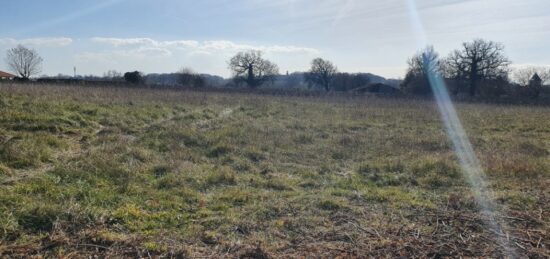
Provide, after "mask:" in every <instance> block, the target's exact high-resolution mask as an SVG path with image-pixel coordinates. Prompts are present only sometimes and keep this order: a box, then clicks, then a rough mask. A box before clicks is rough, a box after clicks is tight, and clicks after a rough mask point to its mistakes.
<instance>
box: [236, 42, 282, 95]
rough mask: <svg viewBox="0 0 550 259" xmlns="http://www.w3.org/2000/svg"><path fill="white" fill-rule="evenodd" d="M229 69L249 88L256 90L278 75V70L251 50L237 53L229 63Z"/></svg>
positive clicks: (260, 53)
mask: <svg viewBox="0 0 550 259" xmlns="http://www.w3.org/2000/svg"><path fill="white" fill-rule="evenodd" d="M229 69H231V71H232V72H233V74H234V76H235V77H236V78H238V79H243V80H244V81H245V82H246V83H247V84H248V86H249V87H251V88H256V87H258V86H260V85H262V84H263V83H265V82H266V81H268V80H270V79H272V78H273V77H274V76H276V75H278V74H279V68H278V67H277V65H275V64H274V63H272V62H271V61H269V60H267V59H264V58H263V57H262V52H261V51H257V50H251V51H247V52H239V53H237V55H235V56H234V57H233V58H231V60H230V61H229Z"/></svg>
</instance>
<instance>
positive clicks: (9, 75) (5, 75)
mask: <svg viewBox="0 0 550 259" xmlns="http://www.w3.org/2000/svg"><path fill="white" fill-rule="evenodd" d="M0 77H16V75H13V74H10V73H8V72H4V71H0Z"/></svg>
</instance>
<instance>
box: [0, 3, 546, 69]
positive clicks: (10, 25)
mask: <svg viewBox="0 0 550 259" xmlns="http://www.w3.org/2000/svg"><path fill="white" fill-rule="evenodd" d="M411 3H413V4H411ZM411 6H416V8H411ZM412 9H415V10H412ZM415 12H416V14H417V15H418V17H419V18H420V22H421V26H418V24H417V23H416V22H415V20H414V19H413V17H414V14H415ZM0 23H1V24H2V29H1V30H0V56H5V51H6V50H7V49H9V48H10V47H13V46H15V45H17V44H23V45H26V46H28V47H32V48H35V49H37V50H38V51H39V52H40V54H41V55H42V56H43V58H44V64H43V73H44V74H49V75H55V74H58V73H63V74H72V69H73V66H76V67H77V70H78V73H79V74H97V75H101V74H103V72H105V71H107V70H110V69H115V70H119V71H130V70H140V71H143V72H146V73H151V72H174V71H177V70H178V69H179V68H181V67H191V68H193V69H194V70H195V71H197V72H202V73H212V74H219V75H222V76H229V75H230V72H229V71H228V69H227V59H229V57H231V56H232V55H234V54H235V53H237V52H239V51H243V50H248V49H260V50H262V51H264V53H265V55H266V57H268V58H270V59H271V60H273V61H274V62H276V63H277V64H278V65H279V67H280V69H281V72H283V73H284V72H286V71H290V72H293V71H300V70H307V68H308V66H309V62H310V61H311V59H313V58H315V57H318V56H319V57H324V58H327V59H330V60H332V61H333V62H334V63H336V64H337V66H338V67H339V69H340V70H341V71H346V72H360V71H361V72H371V73H376V74H380V75H383V76H386V77H394V78H397V77H402V76H404V71H405V69H406V59H407V58H408V57H409V56H411V55H412V54H414V52H416V51H417V50H418V49H419V46H420V45H421V44H420V42H424V41H423V40H421V39H420V38H421V37H420V36H421V35H425V37H426V41H427V42H428V43H430V44H433V45H434V46H435V48H436V50H437V51H438V52H440V53H441V54H442V55H443V56H445V55H447V53H448V52H450V51H451V50H453V49H456V48H458V47H460V44H461V43H462V42H464V41H470V40H472V39H474V38H479V37H482V38H486V39H489V40H494V41H498V42H502V43H504V44H505V45H506V54H507V55H508V56H509V57H510V59H512V61H513V62H514V63H515V66H524V65H529V64H533V65H548V64H550V46H549V43H550V1H549V0H522V1H518V0H384V1H381V0H200V1H197V0H196V1H187V0H94V1H89V0H64V1H62V0H58V1H54V0H52V1H43V0H17V1H16V0H6V1H3V3H2V9H0ZM0 69H1V70H7V67H6V65H5V62H4V59H3V58H2V59H1V60H0Z"/></svg>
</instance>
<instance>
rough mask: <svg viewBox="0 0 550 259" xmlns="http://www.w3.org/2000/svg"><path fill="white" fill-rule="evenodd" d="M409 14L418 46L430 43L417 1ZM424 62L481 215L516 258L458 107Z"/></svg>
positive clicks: (432, 66)
mask: <svg viewBox="0 0 550 259" xmlns="http://www.w3.org/2000/svg"><path fill="white" fill-rule="evenodd" d="M408 7H409V13H410V17H411V21H412V24H413V25H412V26H413V29H414V30H415V32H417V34H416V35H417V38H418V39H417V41H418V43H419V47H425V46H426V45H427V37H426V34H425V31H424V29H423V25H422V22H421V20H420V15H419V14H418V11H417V8H416V3H415V1H414V0H409V1H408ZM422 57H423V63H424V68H425V71H426V74H427V76H428V81H429V83H430V86H431V89H432V92H433V94H434V97H435V100H436V103H437V106H438V108H439V112H440V114H441V118H442V120H443V123H444V125H445V130H446V132H447V136H448V138H449V139H450V140H451V142H452V144H453V148H454V151H455V154H456V156H457V158H458V160H459V163H460V166H461V168H462V173H463V174H464V177H465V178H466V180H467V181H468V183H469V184H470V186H471V189H472V191H473V193H474V197H475V201H476V203H477V204H478V206H479V209H480V211H481V214H482V215H483V216H484V217H483V218H484V220H485V223H486V224H487V226H488V227H489V228H490V230H491V231H493V232H494V233H495V236H496V239H497V241H498V243H499V244H500V246H501V247H503V248H505V253H506V255H507V256H509V257H513V258H516V257H517V254H516V251H515V250H514V249H513V248H512V246H511V245H510V244H509V239H507V238H504V237H505V236H506V234H504V232H503V230H502V227H501V223H499V222H498V221H497V218H496V208H495V204H494V203H493V202H492V200H491V198H490V197H491V191H490V189H489V188H488V187H487V183H486V181H485V177H484V176H485V174H484V172H483V169H482V168H481V164H480V162H479V160H478V158H477V156H476V154H475V152H474V149H473V147H472V144H471V143H470V140H469V138H468V135H467V134H466V131H465V130H464V127H463V126H462V123H461V122H460V119H459V117H458V115H457V112H456V110H455V107H454V105H453V103H452V101H451V98H450V96H449V93H448V91H447V87H446V85H445V81H444V80H443V78H442V76H441V75H440V74H439V73H438V72H437V71H438V69H437V67H435V66H437V64H436V63H434V62H433V60H432V59H430V58H429V57H428V56H426V55H423V56H422Z"/></svg>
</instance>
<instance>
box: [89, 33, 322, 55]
mask: <svg viewBox="0 0 550 259" xmlns="http://www.w3.org/2000/svg"><path fill="white" fill-rule="evenodd" d="M91 41H92V42H95V43H101V44H108V45H111V46H114V47H140V48H143V47H150V48H158V49H165V50H166V51H169V50H170V49H171V48H181V49H188V50H190V51H194V52H198V53H204V54H212V52H217V51H232V52H236V51H243V50H261V51H264V52H267V53H308V54H317V53H319V50H317V49H314V48H307V47H298V46H291V45H269V46H265V45H258V46H255V45H250V44H240V43H235V42H232V41H227V40H216V41H203V42H199V41H195V40H175V41H158V40H154V39H151V38H103V37H94V38H92V39H91Z"/></svg>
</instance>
